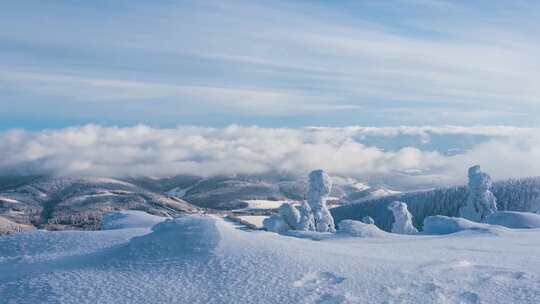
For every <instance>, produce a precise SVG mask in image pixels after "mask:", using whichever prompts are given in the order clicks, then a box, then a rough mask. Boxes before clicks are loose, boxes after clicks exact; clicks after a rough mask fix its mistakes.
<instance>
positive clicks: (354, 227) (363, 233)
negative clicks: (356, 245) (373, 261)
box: [338, 220, 388, 237]
mask: <svg viewBox="0 0 540 304" xmlns="http://www.w3.org/2000/svg"><path fill="white" fill-rule="evenodd" d="M338 228H339V229H338V233H342V234H346V235H350V236H355V237H383V236H386V235H387V234H388V233H387V232H385V231H382V230H381V229H379V228H378V227H377V226H375V225H373V224H366V223H362V222H359V221H353V220H343V221H341V222H339V224H338Z"/></svg>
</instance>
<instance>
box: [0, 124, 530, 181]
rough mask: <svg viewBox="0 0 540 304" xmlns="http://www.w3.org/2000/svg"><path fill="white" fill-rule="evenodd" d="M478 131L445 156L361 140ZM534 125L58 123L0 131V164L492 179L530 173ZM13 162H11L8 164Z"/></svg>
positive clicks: (67, 169) (71, 169)
mask: <svg viewBox="0 0 540 304" xmlns="http://www.w3.org/2000/svg"><path fill="white" fill-rule="evenodd" d="M434 134H438V135H441V134H442V135H454V136H455V135H459V136H466V135H471V134H473V135H484V136H488V137H489V140H487V141H484V142H482V143H478V144H475V145H473V146H472V148H471V149H470V150H468V151H465V152H462V153H460V154H458V155H453V156H448V155H445V154H443V153H440V152H438V151H428V150H422V149H421V147H422V145H421V144H420V145H419V147H420V148H418V147H412V146H407V147H399V148H397V149H394V150H383V149H381V148H378V147H376V146H368V145H366V144H364V143H363V142H362V138H363V137H362V136H366V135H368V136H375V137H378V138H382V139H384V138H386V139H387V140H391V141H392V140H395V139H396V138H397V137H399V136H400V135H415V136H418V138H419V142H424V141H426V140H427V141H429V137H430V136H433V135H434ZM539 158H540V138H539V136H538V130H537V129H522V128H514V127H505V126H495V127H476V128H475V127H468V128H467V127H456V126H448V127H396V128H392V127H388V128H369V127H349V128H304V129H289V128H259V127H242V126H236V125H233V126H229V127H226V128H222V129H215V128H201V127H177V128H175V129H155V128H151V127H147V126H143V125H139V126H135V127H129V128H117V127H102V126H98V125H87V126H81V127H72V128H66V129H60V130H45V131H39V132H27V131H22V130H12V131H7V132H4V133H1V134H0V168H4V173H5V171H6V170H10V172H16V170H17V169H19V170H23V169H24V170H29V171H31V172H34V173H36V172H54V173H56V174H60V175H83V174H84V175H87V174H91V175H102V176H125V175H150V176H165V175H173V174H196V175H215V174H242V173H246V174H251V173H263V172H267V171H284V172H289V173H298V174H304V173H306V172H307V171H309V170H312V169H314V168H324V169H326V170H328V171H329V172H331V173H332V174H336V175H347V176H356V177H368V176H392V175H395V174H401V173H403V172H415V175H416V174H417V172H422V173H421V174H420V175H418V176H416V177H414V176H412V177H411V179H414V178H416V179H418V180H419V181H425V180H426V179H429V178H430V177H434V176H437V178H438V179H440V180H439V181H438V182H436V181H433V183H459V182H460V181H462V180H463V179H464V176H465V170H466V168H467V167H468V166H470V165H472V164H477V163H478V164H480V165H482V166H484V168H485V170H486V171H488V172H490V173H492V174H493V175H494V177H495V178H504V177H510V176H527V175H540V164H539V163H538V162H536V161H535V160H537V159H539ZM13 170H15V171H13Z"/></svg>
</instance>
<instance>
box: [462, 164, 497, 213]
mask: <svg viewBox="0 0 540 304" xmlns="http://www.w3.org/2000/svg"><path fill="white" fill-rule="evenodd" d="M491 186H492V182H491V177H490V176H489V175H488V174H486V173H484V172H482V171H481V170H480V166H472V167H470V168H469V188H468V196H467V202H466V205H465V206H463V207H461V209H460V210H459V214H460V216H461V217H463V218H466V219H468V220H471V221H476V222H480V221H482V220H484V219H485V218H486V217H488V216H489V215H491V214H493V213H495V212H497V199H496V198H495V196H494V195H493V193H491Z"/></svg>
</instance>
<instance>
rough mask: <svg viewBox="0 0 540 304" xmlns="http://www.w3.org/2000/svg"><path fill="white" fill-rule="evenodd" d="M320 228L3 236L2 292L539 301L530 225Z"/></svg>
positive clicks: (108, 299)
mask: <svg viewBox="0 0 540 304" xmlns="http://www.w3.org/2000/svg"><path fill="white" fill-rule="evenodd" d="M360 228H361V227H360ZM328 235H330V234H328ZM321 239H322V240H321V241H312V240H310V239H301V238H296V237H291V236H282V235H278V234H274V233H269V232H262V231H246V230H244V229H239V227H236V226H234V224H231V223H230V222H225V221H224V220H222V219H220V218H217V217H210V216H186V217H183V218H179V219H175V220H169V221H165V222H161V223H159V224H157V225H156V226H154V227H153V228H129V229H116V230H108V231H96V232H75V231H71V232H69V231H63V232H44V231H37V232H28V233H19V234H14V235H9V236H3V237H0V302H1V303H540V245H539V244H540V230H538V229H528V230H512V229H502V230H501V233H497V234H491V233H482V232H479V231H468V230H465V231H461V232H459V233H456V234H450V235H441V236H427V235H414V236H411V235H407V236H403V235H394V234H381V236H380V237H369V238H360V237H350V236H348V234H347V233H337V234H336V235H335V236H332V235H330V236H329V237H326V238H321Z"/></svg>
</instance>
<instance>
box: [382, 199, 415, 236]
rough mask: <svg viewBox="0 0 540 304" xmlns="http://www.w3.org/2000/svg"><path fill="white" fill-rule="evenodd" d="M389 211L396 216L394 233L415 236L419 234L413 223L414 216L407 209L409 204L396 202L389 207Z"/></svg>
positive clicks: (393, 227) (393, 226)
mask: <svg viewBox="0 0 540 304" xmlns="http://www.w3.org/2000/svg"><path fill="white" fill-rule="evenodd" d="M388 209H389V210H390V211H392V214H393V215H394V223H393V224H392V232H393V233H399V234H413V233H417V232H418V229H416V228H415V227H414V225H413V223H412V215H411V213H410V212H409V210H408V209H407V204H405V203H404V202H398V201H395V202H393V203H391V204H390V205H389V206H388Z"/></svg>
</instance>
